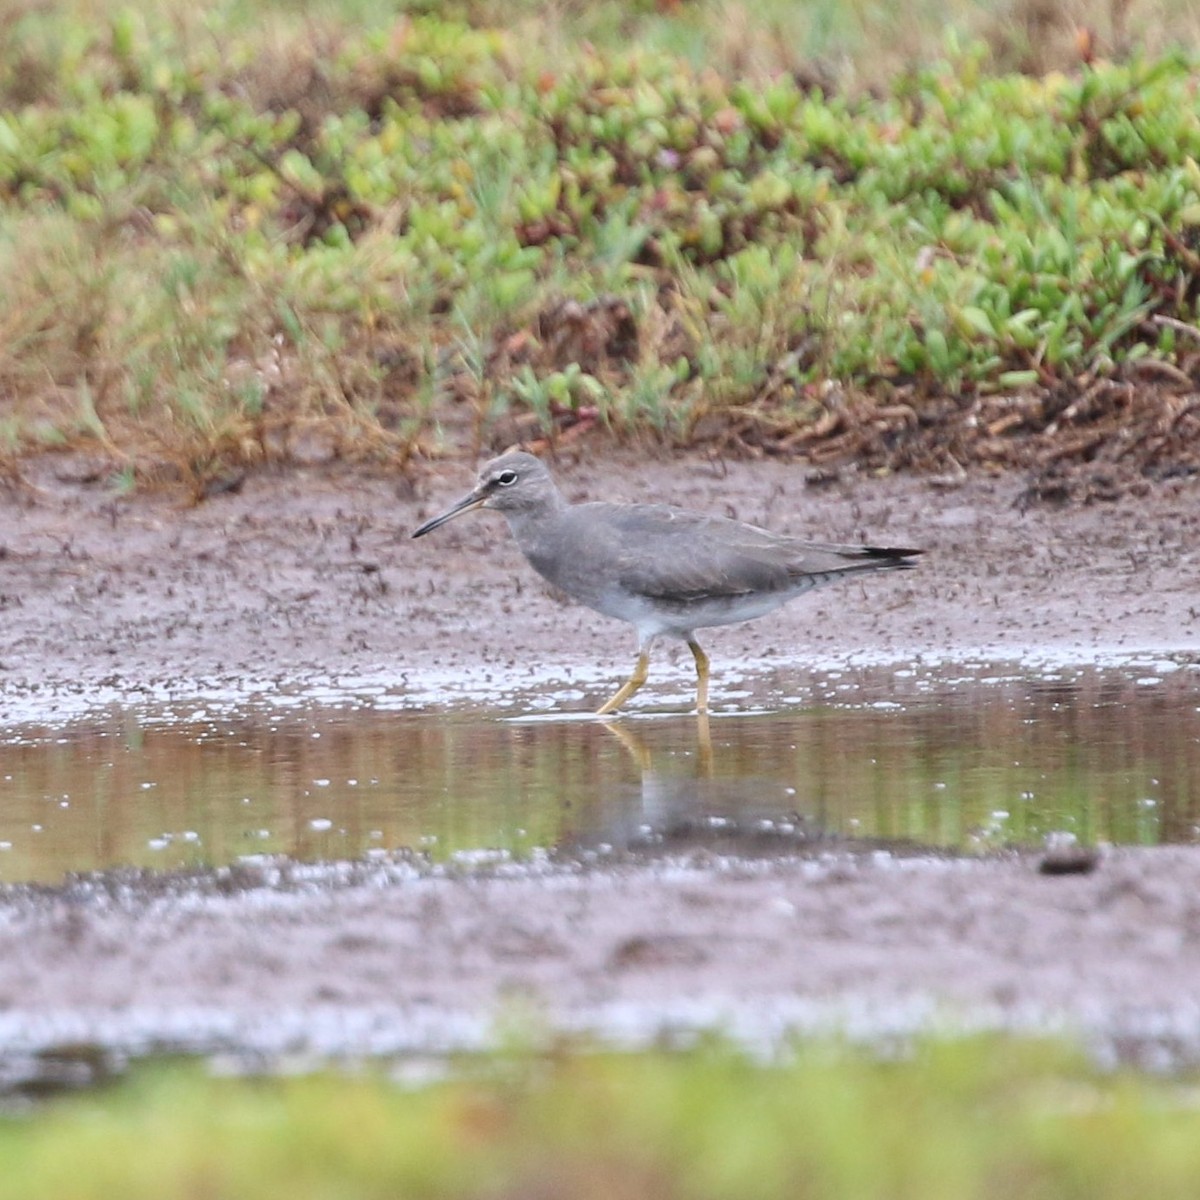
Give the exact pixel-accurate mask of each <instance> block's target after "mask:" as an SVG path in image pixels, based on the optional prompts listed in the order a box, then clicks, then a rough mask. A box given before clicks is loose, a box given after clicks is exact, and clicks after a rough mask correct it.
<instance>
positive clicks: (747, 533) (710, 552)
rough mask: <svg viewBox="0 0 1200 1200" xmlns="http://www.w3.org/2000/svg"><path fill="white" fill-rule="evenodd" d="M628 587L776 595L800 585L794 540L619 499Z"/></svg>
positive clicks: (656, 594) (617, 521)
mask: <svg viewBox="0 0 1200 1200" xmlns="http://www.w3.org/2000/svg"><path fill="white" fill-rule="evenodd" d="M607 516H608V522H609V528H610V529H611V531H612V532H613V534H614V535H615V536H617V537H618V538H619V539H620V548H619V550H618V552H617V562H616V567H617V570H616V575H617V581H618V582H619V584H620V586H621V587H622V588H623V589H625V590H627V591H629V592H632V593H634V594H635V595H639V596H646V597H648V598H650V599H671V600H677V601H681V602H684V603H686V602H688V601H698V600H704V599H715V598H718V597H735V596H744V595H747V594H749V593H770V592H775V591H783V590H787V589H789V588H790V587H792V586H794V579H793V576H792V574H791V566H792V561H793V559H794V557H795V553H794V549H793V546H794V543H791V541H790V539H785V538H779V537H777V536H776V535H774V534H771V533H768V532H767V531H766V530H763V529H757V528H755V527H754V526H752V525H743V524H741V523H740V522H738V521H730V520H728V519H726V518H724V517H710V516H705V515H703V514H700V513H691V512H687V511H685V510H682V509H677V508H670V507H667V506H665V505H635V506H630V507H622V506H617V505H613V506H611V508H610V509H609V513H608V514H607Z"/></svg>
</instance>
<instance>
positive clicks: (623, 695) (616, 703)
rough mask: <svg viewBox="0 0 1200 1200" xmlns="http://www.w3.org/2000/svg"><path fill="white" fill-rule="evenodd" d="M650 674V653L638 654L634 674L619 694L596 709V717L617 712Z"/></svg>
mask: <svg viewBox="0 0 1200 1200" xmlns="http://www.w3.org/2000/svg"><path fill="white" fill-rule="evenodd" d="M649 674H650V651H649V650H643V651H641V653H639V654H638V659H637V666H635V667H634V668H633V674H632V675H630V677H629V678H628V679H627V680H626V681H625V682H624V683H623V684H621V686H620V687H619V688H618V689H617V694H616V695H615V696H614V697H613V698H612V699H611V700H608V701H606V702H605V703H604V704H602V705H600V707H599V708H598V709H596V716H598V717H602V716H604V715H605V714H606V713H610V712H616V710H617V709H618V708H620V707H621V705H622V704H624V703H625V701H626V700H628V699H629V697H630V696H632V695H633V693H634V692H636V691H637V690H638V688H640V687H641V686H642V684H643V683H645V682H646V676H647V675H649Z"/></svg>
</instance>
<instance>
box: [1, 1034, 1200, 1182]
mask: <svg viewBox="0 0 1200 1200" xmlns="http://www.w3.org/2000/svg"><path fill="white" fill-rule="evenodd" d="M0 1178H3V1180H4V1185H3V1186H4V1194H5V1196H7V1197H11V1198H12V1200H35V1198H41V1197H45V1198H46V1200H86V1198H88V1197H96V1198H101V1197H103V1198H104V1200H108V1198H110V1197H114V1196H120V1197H122V1200H139V1198H141V1197H145V1198H147V1200H150V1198H153V1200H166V1198H169V1197H176V1196H180V1197H182V1196H187V1197H205V1198H206V1200H221V1198H222V1197H250V1196H253V1197H255V1200H272V1198H273V1197H281V1198H283V1197H286V1198H287V1200H294V1198H295V1197H305V1198H306V1200H314V1198H318V1197H355V1198H356V1200H369V1198H370V1197H376V1196H378V1197H388V1198H389V1200H390V1198H393V1197H401V1196H403V1197H426V1196H437V1197H512V1198H514V1200H515V1198H516V1197H522V1198H529V1200H533V1198H538V1197H546V1198H549V1197H556V1198H561V1200H571V1198H573V1197H597V1198H598V1197H625V1198H628V1200H633V1198H636V1197H647V1198H649V1197H653V1198H655V1200H672V1198H675V1197H680V1198H682V1197H731V1198H734V1197H736V1198H738V1200H742V1198H744V1197H754V1198H755V1200H770V1198H772V1197H780V1198H781V1200H782V1198H786V1200H798V1198H802V1197H809V1196H822V1197H835V1196H846V1197H856V1198H857V1197H864V1198H866V1197H881V1198H883V1197H886V1198H887V1200H903V1198H905V1197H913V1198H914V1200H916V1198H920V1200H938V1198H941V1197H944V1198H946V1200H970V1198H973V1197H997V1198H999V1197H1005V1198H1006V1200H1011V1198H1013V1197H1035V1196H1036V1197H1047V1198H1050V1197H1053V1198H1054V1200H1070V1198H1071V1197H1076V1196H1077V1197H1080V1198H1081V1200H1082V1198H1084V1197H1086V1198H1087V1200H1104V1198H1105V1197H1114V1198H1115V1197H1121V1198H1122V1200H1125V1198H1127V1197H1129V1196H1153V1197H1155V1200H1170V1198H1171V1197H1180V1198H1183V1197H1192V1196H1194V1195H1195V1187H1196V1180H1197V1178H1200V1111H1198V1110H1197V1095H1196V1092H1195V1090H1194V1089H1190V1088H1187V1087H1185V1086H1184V1085H1182V1084H1181V1083H1180V1082H1179V1081H1163V1080H1156V1079H1149V1078H1145V1077H1140V1076H1135V1075H1131V1074H1119V1075H1102V1074H1100V1073H1098V1072H1096V1071H1095V1070H1094V1069H1092V1068H1089V1067H1087V1066H1085V1065H1083V1064H1082V1063H1081V1061H1080V1060H1079V1059H1078V1058H1077V1057H1075V1056H1073V1055H1071V1054H1069V1053H1067V1052H1066V1051H1064V1050H1063V1048H1062V1047H1060V1046H1055V1045H1051V1044H1047V1043H1040V1042H1022V1041H1012V1040H994V1039H978V1040H967V1041H947V1042H926V1043H924V1044H922V1045H921V1046H920V1047H918V1049H917V1050H916V1051H915V1053H913V1054H912V1055H910V1056H908V1057H905V1058H903V1059H900V1060H897V1061H893V1062H881V1061H878V1060H877V1059H873V1058H871V1057H868V1056H867V1055H865V1054H863V1053H860V1052H854V1051H851V1050H848V1049H845V1048H842V1047H837V1046H832V1045H829V1044H817V1045H805V1046H802V1047H801V1048H800V1049H799V1050H798V1052H797V1053H796V1055H795V1058H794V1061H793V1062H791V1063H790V1064H789V1065H787V1066H784V1067H778V1068H765V1067H761V1066H757V1065H754V1064H752V1063H750V1062H748V1061H747V1060H746V1059H745V1058H744V1057H742V1056H741V1055H739V1054H736V1053H733V1052H731V1051H728V1050H726V1049H713V1048H708V1049H703V1050H700V1051H696V1052H692V1053H687V1054H681V1055H664V1054H644V1055H630V1056H622V1055H615V1054H601V1055H562V1056H558V1057H552V1058H551V1059H549V1060H545V1059H542V1058H530V1059H523V1058H517V1059H515V1060H514V1059H512V1058H508V1057H500V1058H497V1059H494V1060H491V1061H490V1062H488V1063H486V1064H485V1066H484V1067H483V1068H482V1069H481V1070H476V1071H474V1072H473V1073H472V1074H471V1075H470V1076H469V1077H467V1078H459V1079H458V1080H456V1081H454V1082H448V1083H441V1084H436V1085H432V1086H425V1087H421V1088H417V1089H404V1088H400V1087H397V1086H395V1085H393V1084H389V1083H388V1082H386V1081H383V1080H381V1079H379V1078H376V1077H373V1076H366V1077H361V1078H346V1077H341V1076H333V1075H322V1076H316V1077H310V1078H291V1079H267V1080H261V1081H239V1080H232V1079H213V1078H209V1077H206V1076H204V1075H202V1074H201V1073H200V1072H199V1071H197V1070H196V1069H193V1068H179V1067H155V1068H147V1069H142V1070H140V1071H138V1072H137V1073H136V1074H135V1076H134V1077H133V1079H132V1080H130V1081H127V1082H125V1083H123V1084H121V1085H119V1086H118V1087H116V1088H115V1089H114V1090H113V1091H109V1092H104V1093H99V1094H89V1095H85V1096H81V1097H73V1098H70V1099H67V1100H63V1101H60V1102H57V1103H54V1104H52V1105H50V1106H48V1107H47V1108H45V1109H40V1110H37V1111H35V1112H34V1113H32V1114H31V1115H26V1116H23V1117H18V1118H13V1117H9V1118H6V1119H4V1120H3V1121H2V1122H0Z"/></svg>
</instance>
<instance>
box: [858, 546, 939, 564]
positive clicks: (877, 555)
mask: <svg viewBox="0 0 1200 1200" xmlns="http://www.w3.org/2000/svg"><path fill="white" fill-rule="evenodd" d="M862 552H863V556H864V557H865V558H873V559H875V560H876V561H877V562H878V563H879V565H880V566H881V567H895V568H897V569H899V570H907V569H908V568H910V567H915V566H916V565H917V564H916V562H915V561H914V560H915V559H916V558H917V557H918V556H919V555H922V554H924V553H925V551H924V550H912V549H900V548H898V547H895V546H864V547H863V548H862Z"/></svg>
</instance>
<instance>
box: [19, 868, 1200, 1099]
mask: <svg viewBox="0 0 1200 1200" xmlns="http://www.w3.org/2000/svg"><path fill="white" fill-rule="evenodd" d="M1039 862H1040V859H1039V858H1038V857H1037V856H1031V855H1015V854H1014V855H1006V856H1000V857H993V858H989V859H986V860H977V859H975V860H973V859H967V858H957V857H933V856H929V855H923V856H916V857H912V858H905V857H899V856H895V855H892V854H888V853H884V852H873V853H868V854H863V855H855V854H848V853H842V854H827V855H822V856H819V857H813V858H792V859H786V860H781V859H772V860H761V861H752V860H746V859H741V860H733V859H728V860H723V859H719V858H704V857H696V858H692V859H674V860H671V859H667V860H662V861H658V862H631V861H629V862H622V863H613V864H609V865H608V866H606V867H605V868H603V869H597V868H594V867H593V868H588V869H581V868H577V867H576V868H573V867H569V866H564V865H561V864H554V863H551V862H542V863H536V862H535V863H531V864H526V865H524V866H517V865H509V866H508V867H493V868H491V869H488V870H485V871H476V872H472V873H467V874H463V873H461V872H459V873H453V872H452V873H446V872H444V871H432V872H431V871H427V870H423V869H420V868H419V867H416V866H414V865H413V864H411V863H403V862H395V863H390V864H378V863H377V864H370V865H368V864H357V865H342V866H315V867H297V866H295V865H289V864H286V863H280V864H272V863H262V864H258V865H242V866H239V867H237V868H232V869H224V870H220V871H216V872H212V873H205V874H200V875H191V876H160V877H157V878H154V877H146V876H141V877H135V876H124V877H122V876H121V875H119V874H111V875H108V876H105V877H103V878H97V879H92V880H80V881H76V882H74V883H72V884H70V885H68V886H65V887H63V888H59V889H53V890H48V891H32V890H29V889H22V888H14V889H9V891H8V892H7V894H6V895H5V896H4V898H3V906H2V919H0V1041H2V1044H3V1046H4V1054H3V1056H2V1059H0V1079H4V1080H6V1081H7V1083H8V1085H9V1086H10V1087H11V1086H15V1085H20V1084H22V1083H27V1082H28V1081H29V1080H30V1079H36V1078H37V1077H38V1075H39V1073H40V1074H43V1075H44V1074H46V1073H48V1072H49V1073H50V1074H51V1075H52V1074H53V1070H54V1069H55V1065H56V1064H57V1069H60V1070H61V1064H62V1062H63V1061H64V1060H67V1061H74V1062H75V1067H74V1069H75V1070H84V1071H86V1070H88V1069H99V1067H98V1064H103V1063H109V1064H112V1063H116V1064H118V1065H119V1063H120V1062H121V1061H122V1060H123V1059H124V1058H126V1057H128V1056H133V1055H138V1054H144V1053H150V1052H154V1051H162V1050H180V1049H183V1050H188V1051H191V1052H202V1053H210V1054H221V1053H224V1054H228V1055H233V1056H235V1059H236V1060H237V1061H239V1062H241V1063H242V1064H243V1065H248V1066H254V1067H257V1066H278V1065H281V1064H286V1063H289V1062H290V1063H292V1064H294V1063H296V1062H297V1061H299V1062H305V1061H312V1062H316V1061H321V1060H329V1059H331V1058H332V1059H335V1060H336V1059H348V1060H359V1059H362V1058H364V1057H368V1056H370V1057H380V1056H382V1057H396V1058H406V1057H407V1058H411V1057H421V1056H426V1055H431V1054H433V1055H436V1054H441V1053H446V1052H452V1051H470V1050H475V1049H479V1048H482V1047H485V1046H487V1045H488V1044H491V1043H492V1042H493V1041H494V1039H495V1038H496V1037H497V1036H499V1033H500V1031H501V1030H502V1029H503V1028H504V1027H505V1026H506V1025H508V1026H510V1027H511V1024H512V1021H513V1020H514V1019H516V1020H517V1021H518V1022H519V1024H520V1026H521V1027H522V1028H525V1029H527V1030H528V1031H530V1032H531V1033H532V1034H534V1035H535V1036H539V1035H545V1036H554V1035H556V1034H557V1035H561V1034H564V1033H565V1034H583V1035H587V1036H592V1035H594V1036H598V1037H600V1038H602V1039H605V1040H612V1041H615V1042H617V1043H618V1044H624V1045H633V1046H637V1045H647V1044H654V1043H662V1042H663V1041H666V1042H667V1043H668V1044H671V1043H676V1042H679V1041H680V1040H681V1039H682V1040H683V1041H685V1042H686V1040H687V1038H688V1037H689V1035H691V1034H693V1033H695V1032H696V1031H701V1030H705V1029H714V1028H715V1029H720V1030H724V1031H725V1032H727V1033H729V1034H730V1035H732V1036H733V1037H735V1038H737V1039H739V1040H740V1041H742V1042H744V1043H745V1044H747V1045H749V1046H750V1047H752V1048H754V1049H756V1050H761V1051H764V1052H768V1053H770V1052H771V1051H773V1050H777V1049H778V1048H779V1047H781V1046H783V1045H785V1044H786V1038H787V1037H789V1036H791V1035H793V1034H801V1035H802V1034H805V1033H826V1032H830V1031H834V1032H837V1033H839V1034H843V1035H847V1036H850V1037H852V1038H862V1039H866V1040H868V1041H886V1040H888V1039H892V1038H896V1037H905V1036H908V1035H912V1034H916V1033H920V1032H924V1031H930V1030H933V1031H943V1032H954V1031H959V1030H963V1031H974V1030H979V1029H993V1028H994V1029H1002V1030H1012V1031H1019V1032H1034V1031H1036V1032H1046V1031H1061V1032H1065V1033H1068V1034H1071V1035H1077V1036H1081V1037H1082V1038H1083V1039H1084V1040H1085V1043H1086V1044H1087V1045H1088V1047H1089V1048H1090V1049H1091V1051H1092V1052H1093V1053H1094V1054H1095V1055H1096V1056H1097V1057H1098V1058H1099V1059H1100V1060H1101V1061H1103V1062H1112V1063H1116V1062H1132V1063H1136V1064H1138V1065H1141V1066H1144V1067H1150V1068H1155V1069H1167V1068H1177V1067H1180V1066H1185V1065H1190V1066H1195V1065H1197V1064H1200V998H1198V997H1197V992H1196V988H1195V981H1196V979H1197V978H1200V899H1198V897H1200V855H1198V854H1197V853H1196V852H1195V851H1193V850H1190V849H1183V848H1157V849H1145V850H1114V851H1111V852H1109V853H1107V854H1106V855H1104V856H1103V857H1102V859H1101V861H1100V863H1099V865H1098V866H1097V867H1096V869H1095V870H1093V871H1091V872H1089V873H1083V874H1069V875H1052V874H1046V873H1044V872H1043V871H1041V870H1039V867H1038V864H1039ZM85 1048H86V1052H85ZM72 1056H74V1059H72ZM80 1058H83V1059H84V1062H85V1066H84V1067H80V1066H79V1061H78V1060H79V1059H80ZM86 1064H91V1065H90V1068H89V1067H88V1066H87V1065H86Z"/></svg>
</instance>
